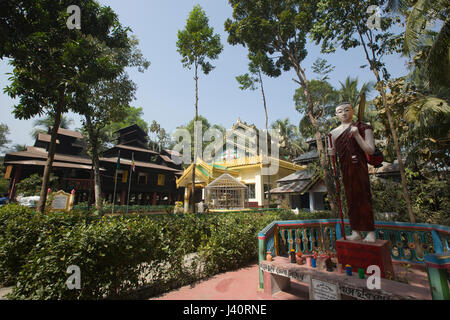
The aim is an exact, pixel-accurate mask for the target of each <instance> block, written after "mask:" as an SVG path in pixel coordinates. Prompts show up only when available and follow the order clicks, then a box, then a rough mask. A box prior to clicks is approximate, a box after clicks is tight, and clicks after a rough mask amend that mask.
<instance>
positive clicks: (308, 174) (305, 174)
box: [277, 170, 314, 182]
mask: <svg viewBox="0 0 450 320" xmlns="http://www.w3.org/2000/svg"><path fill="white" fill-rule="evenodd" d="M313 176H314V172H312V171H308V170H300V171H297V172H294V173H293V174H290V175H288V176H286V177H284V178H282V179H279V180H277V182H288V181H294V180H311V178H312V177H313Z"/></svg>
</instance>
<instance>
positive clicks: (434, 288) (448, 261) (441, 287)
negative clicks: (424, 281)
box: [425, 252, 450, 300]
mask: <svg viewBox="0 0 450 320" xmlns="http://www.w3.org/2000/svg"><path fill="white" fill-rule="evenodd" d="M425 264H426V266H427V273H428V281H429V282H430V289H431V296H432V297H433V300H450V293H449V288H448V280H447V277H448V275H447V269H448V268H449V267H450V252H441V253H437V254H427V255H425Z"/></svg>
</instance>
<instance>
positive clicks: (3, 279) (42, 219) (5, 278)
mask: <svg viewBox="0 0 450 320" xmlns="http://www.w3.org/2000/svg"><path fill="white" fill-rule="evenodd" d="M95 219H96V218H95V217H87V216H86V215H85V214H84V213H83V212H80V211H72V212H70V213H50V212H47V213H44V214H41V213H36V212H35V211H34V209H32V208H28V207H25V206H21V205H18V204H8V205H6V206H3V207H1V208H0V284H3V285H11V284H13V283H15V282H16V280H17V277H18V275H19V272H20V270H21V268H22V266H23V265H24V264H25V263H26V259H27V257H28V255H29V253H30V252H31V251H32V250H33V248H34V247H35V246H36V245H37V244H38V243H39V242H40V241H41V239H43V238H45V237H46V235H47V234H51V233H54V232H59V231H58V230H59V228H60V227H68V228H71V227H73V226H76V225H78V224H80V223H82V224H87V223H89V222H90V221H93V220H95Z"/></svg>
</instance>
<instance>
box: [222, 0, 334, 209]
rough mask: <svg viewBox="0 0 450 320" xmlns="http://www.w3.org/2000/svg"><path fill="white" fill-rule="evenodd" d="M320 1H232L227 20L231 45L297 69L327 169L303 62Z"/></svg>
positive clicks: (284, 67) (279, 68)
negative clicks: (308, 37) (230, 12)
mask: <svg viewBox="0 0 450 320" xmlns="http://www.w3.org/2000/svg"><path fill="white" fill-rule="evenodd" d="M317 2H318V1H317V0H314V1H279V0H265V1H260V0H249V1H239V0H229V3H230V5H231V6H232V7H233V20H231V19H227V20H226V21H225V30H226V31H227V32H228V33H229V36H228V42H229V43H230V44H232V45H236V44H241V45H244V46H247V47H248V49H249V51H250V52H253V53H256V52H261V53H263V54H264V55H265V56H266V57H267V59H270V60H272V61H274V64H275V67H276V68H277V69H278V70H280V72H281V70H283V71H289V70H290V69H291V68H292V69H294V71H295V75H296V79H293V80H294V81H295V82H296V83H298V84H299V85H300V86H301V88H302V90H303V91H304V93H305V97H306V101H307V106H308V108H307V110H306V114H307V115H308V117H309V118H310V121H311V125H312V126H313V128H314V130H315V134H314V137H315V139H316V142H317V149H318V153H319V159H320V162H321V166H322V167H323V168H327V155H326V153H325V149H324V144H323V140H322V136H321V134H320V130H319V123H318V119H317V117H316V116H315V115H314V113H313V109H314V102H313V100H312V97H311V92H310V87H309V83H308V78H307V75H306V71H305V68H304V66H303V65H302V63H303V60H304V59H305V57H306V55H307V50H306V43H307V36H308V34H309V33H310V31H311V28H312V27H313V25H314V21H315V18H316V10H317ZM324 174H325V178H326V179H331V176H330V172H329V170H328V169H325V173H324ZM330 181H331V180H330ZM331 207H332V210H333V211H334V212H336V213H337V210H336V206H335V205H334V203H331Z"/></svg>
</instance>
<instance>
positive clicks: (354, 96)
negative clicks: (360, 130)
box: [338, 76, 374, 108]
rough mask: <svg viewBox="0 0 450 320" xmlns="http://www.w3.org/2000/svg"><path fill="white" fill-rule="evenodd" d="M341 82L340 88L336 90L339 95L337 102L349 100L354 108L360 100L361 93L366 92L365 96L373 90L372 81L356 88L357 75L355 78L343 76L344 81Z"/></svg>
mask: <svg viewBox="0 0 450 320" xmlns="http://www.w3.org/2000/svg"><path fill="white" fill-rule="evenodd" d="M339 83H340V84H341V88H340V89H339V91H338V95H339V102H350V103H351V104H352V106H353V108H355V107H356V106H357V105H359V101H360V100H361V95H362V94H363V93H365V94H366V96H367V95H368V94H369V93H370V92H371V91H372V90H373V86H374V84H373V82H371V81H370V82H365V83H363V85H362V86H361V89H358V77H356V78H353V79H352V78H350V76H348V77H347V78H345V82H344V83H342V82H340V81H339Z"/></svg>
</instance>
